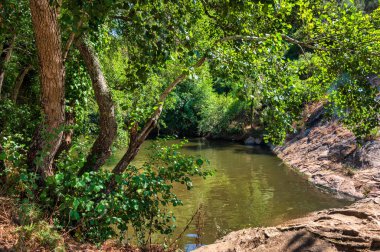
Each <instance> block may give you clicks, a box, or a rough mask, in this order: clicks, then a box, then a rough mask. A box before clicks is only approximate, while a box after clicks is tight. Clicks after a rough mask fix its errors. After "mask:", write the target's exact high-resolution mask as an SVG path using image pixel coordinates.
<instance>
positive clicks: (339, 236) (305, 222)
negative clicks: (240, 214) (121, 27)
mask: <svg viewBox="0 0 380 252" xmlns="http://www.w3.org/2000/svg"><path fill="white" fill-rule="evenodd" d="M196 251H197V252H215V251H218V252H233V251H234V252H245V251H247V252H248V251H262V252H264V251H265V252H277V251H278V252H280V251H281V252H287V251H315V252H317V251H320V252H322V251H323V252H325V251H326V252H329V251H380V198H367V199H364V200H361V201H359V202H357V203H355V204H353V205H351V206H349V207H345V208H340V209H329V210H323V211H320V212H316V213H312V214H311V215H309V216H307V217H304V218H301V219H296V220H293V221H291V222H288V223H286V224H283V225H280V226H277V227H268V228H249V229H244V230H240V231H236V232H232V233H230V234H228V235H227V236H225V237H223V238H222V239H220V240H218V241H216V242H215V243H214V244H211V245H207V246H204V247H201V248H199V249H197V250H196Z"/></svg>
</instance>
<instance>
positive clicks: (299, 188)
mask: <svg viewBox="0 0 380 252" xmlns="http://www.w3.org/2000/svg"><path fill="white" fill-rule="evenodd" d="M172 142H176V141H172ZM148 145H149V141H147V143H144V146H148ZM183 152H184V153H187V154H191V155H201V156H203V157H205V158H206V159H208V160H209V161H210V168H212V169H215V170H216V173H215V175H214V176H213V177H209V178H208V179H206V180H203V179H200V178H195V179H194V180H193V184H194V188H193V190H191V191H187V190H186V189H185V188H183V187H182V186H180V185H179V186H176V187H175V192H176V194H177V196H178V197H179V198H180V199H182V200H183V203H184V206H180V207H176V208H173V212H174V213H175V215H176V217H177V222H176V225H177V230H176V234H174V235H173V237H177V236H178V234H179V233H181V232H182V230H183V229H184V227H185V226H186V224H187V223H188V221H189V219H190V218H191V217H192V216H193V215H194V213H195V212H196V210H197V209H198V207H199V206H202V208H201V209H202V210H201V212H200V214H198V215H197V216H196V217H195V220H194V221H193V223H192V224H191V225H190V226H189V228H188V229H187V230H186V231H185V232H184V234H183V238H182V239H181V241H180V243H179V245H180V246H181V247H184V246H187V249H188V250H191V248H192V247H193V246H194V244H195V243H199V242H200V243H202V244H209V243H212V242H214V241H215V240H216V239H218V238H220V237H221V236H223V235H224V234H226V233H228V232H230V231H233V230H238V229H242V228H247V227H258V226H271V225H277V224H280V223H282V222H284V221H286V220H289V219H293V218H297V217H302V216H304V215H306V214H307V213H309V212H312V211H316V210H321V209H325V208H330V207H342V206H344V205H347V203H348V202H347V201H344V200H338V199H335V198H333V197H331V196H330V195H328V194H326V193H323V192H321V191H320V190H318V189H316V188H315V187H314V186H312V185H311V184H310V183H308V182H307V180H306V179H305V178H303V177H302V176H301V175H299V174H297V173H296V172H295V171H293V170H291V169H289V168H288V167H287V166H285V165H284V164H282V162H281V160H280V159H279V158H277V157H276V156H275V155H273V153H272V152H271V151H270V150H268V149H266V148H263V147H260V146H257V147H256V146H255V147H252V146H244V145H240V144H236V143H231V142H224V141H206V140H201V139H195V140H191V141H190V142H189V143H188V144H186V145H185V147H184V149H183ZM122 153H123V152H122V151H120V152H119V153H116V154H115V155H114V158H113V161H111V162H110V163H109V164H108V165H110V166H111V165H113V163H114V162H116V160H117V159H118V158H119V157H120V156H121V155H122ZM146 155H147V150H146V149H145V148H144V147H143V148H142V150H141V152H140V153H139V155H138V157H137V160H136V161H135V163H136V164H138V163H141V162H143V161H144V157H146ZM197 234H200V235H201V236H200V237H198V235H197Z"/></svg>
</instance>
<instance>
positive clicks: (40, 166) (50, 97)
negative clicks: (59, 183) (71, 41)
mask: <svg viewBox="0 0 380 252" xmlns="http://www.w3.org/2000/svg"><path fill="white" fill-rule="evenodd" d="M49 2H50V1H49V0H30V11H31V14H32V24H33V30H34V35H35V39H36V46H37V53H38V58H39V64H40V79H41V103H42V110H43V113H44V127H42V129H41V130H42V131H40V132H39V133H38V134H35V137H34V141H33V142H34V143H35V145H33V146H31V149H30V151H29V154H28V156H29V164H30V166H31V167H30V168H36V169H37V171H38V172H39V173H40V175H41V176H42V179H44V178H46V177H47V176H51V175H53V174H54V170H53V161H54V156H55V154H56V152H57V150H58V148H59V146H60V143H61V139H62V134H63V133H62V129H61V128H62V125H63V123H64V111H65V103H64V78H65V68H64V65H63V60H62V51H61V35H60V30H59V25H58V20H57V12H56V10H55V8H53V7H52V6H50V5H49ZM39 156H40V158H41V159H39V160H38V162H36V161H37V160H36V157H39ZM31 159H32V160H31Z"/></svg>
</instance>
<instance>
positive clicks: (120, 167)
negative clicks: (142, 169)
mask: <svg viewBox="0 0 380 252" xmlns="http://www.w3.org/2000/svg"><path fill="white" fill-rule="evenodd" d="M205 61H206V57H202V58H201V59H200V60H199V61H198V62H197V63H196V64H195V65H194V66H193V68H197V67H200V66H202V65H203V63H204V62H205ZM186 77H187V74H185V73H183V74H181V75H180V76H178V77H177V78H176V79H175V80H174V81H173V82H172V83H171V84H170V85H169V86H168V87H167V88H166V89H165V90H164V92H163V93H162V94H161V95H160V98H159V100H158V104H159V106H158V108H157V109H156V110H155V111H154V113H153V114H152V116H151V117H150V118H149V119H148V121H147V122H146V124H145V125H144V127H143V129H142V131H141V132H140V133H139V134H138V135H137V134H135V133H132V134H131V136H130V142H129V146H128V150H127V152H126V153H125V154H124V156H123V157H122V159H121V160H120V161H119V163H118V164H117V165H116V166H115V168H114V169H113V173H114V174H121V173H123V172H124V171H125V169H126V168H127V167H128V165H129V164H130V163H131V161H132V160H133V159H134V158H135V157H136V155H137V153H138V152H139V150H140V147H141V145H142V143H143V142H144V141H145V139H146V138H147V136H148V135H149V133H150V132H151V131H152V129H154V127H155V126H156V125H157V121H158V119H159V118H160V115H161V112H162V108H163V105H164V102H165V100H166V98H167V97H168V95H169V94H170V93H171V92H172V91H173V89H174V88H175V87H176V86H177V85H178V84H179V83H181V82H182V81H183V80H184V79H185V78H186ZM113 183H114V181H111V187H112V186H114V185H113Z"/></svg>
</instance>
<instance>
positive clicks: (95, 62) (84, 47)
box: [75, 38, 117, 176]
mask: <svg viewBox="0 0 380 252" xmlns="http://www.w3.org/2000/svg"><path fill="white" fill-rule="evenodd" d="M75 44H76V47H77V48H78V50H79V52H80V54H81V56H82V58H83V60H84V62H85V65H86V68H87V71H88V73H89V74H90V78H91V82H92V88H93V89H94V92H95V99H96V102H97V104H98V106H99V114H100V123H99V128H100V132H99V135H98V138H97V139H96V140H95V143H94V144H93V146H92V148H91V151H90V154H89V155H88V157H87V160H86V163H85V164H84V166H83V167H82V169H81V170H80V171H79V173H78V175H79V176H80V175H82V174H83V173H85V172H89V171H97V170H99V169H100V167H101V166H102V165H103V164H104V163H105V161H106V160H107V159H108V158H109V157H110V155H111V147H112V143H113V142H114V140H115V138H116V133H117V124H116V119H115V106H114V102H113V100H112V95H111V92H110V90H109V88H108V86H107V81H106V79H105V77H104V75H103V72H102V69H101V66H100V63H99V59H98V58H97V56H96V53H95V51H94V50H93V48H91V46H90V45H89V44H88V43H87V41H85V38H81V39H79V40H78V41H77V42H76V43H75Z"/></svg>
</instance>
